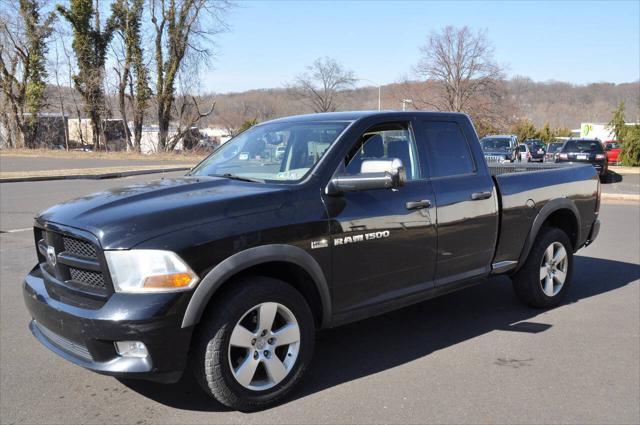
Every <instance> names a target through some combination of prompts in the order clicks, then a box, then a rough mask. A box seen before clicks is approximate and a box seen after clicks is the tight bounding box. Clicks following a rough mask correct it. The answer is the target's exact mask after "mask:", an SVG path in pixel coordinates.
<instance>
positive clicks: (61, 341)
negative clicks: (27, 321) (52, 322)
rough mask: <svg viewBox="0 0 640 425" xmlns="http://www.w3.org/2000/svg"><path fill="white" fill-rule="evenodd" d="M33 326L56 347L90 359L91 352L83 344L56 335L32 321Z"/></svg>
mask: <svg viewBox="0 0 640 425" xmlns="http://www.w3.org/2000/svg"><path fill="white" fill-rule="evenodd" d="M33 324H34V325H35V327H36V328H37V329H38V331H40V333H41V334H42V336H44V337H45V338H46V339H48V340H49V342H50V343H52V344H53V345H55V346H56V347H58V348H60V349H62V350H64V351H66V352H68V353H71V354H75V355H76V356H78V357H81V358H83V359H85V360H92V357H91V353H89V350H87V347H85V346H84V345H83V344H78V343H77V342H74V341H71V340H70V339H67V338H65V337H63V336H60V335H58V334H57V333H55V332H53V331H51V330H49V329H47V328H45V327H44V326H42V324H40V323H38V322H36V321H35V320H34V321H33Z"/></svg>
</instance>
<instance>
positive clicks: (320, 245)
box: [311, 239, 329, 249]
mask: <svg viewBox="0 0 640 425" xmlns="http://www.w3.org/2000/svg"><path fill="white" fill-rule="evenodd" d="M328 246H329V241H327V240H326V239H322V240H319V241H311V249H318V248H326V247H328Z"/></svg>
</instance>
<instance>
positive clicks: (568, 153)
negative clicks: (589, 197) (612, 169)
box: [557, 139, 608, 176]
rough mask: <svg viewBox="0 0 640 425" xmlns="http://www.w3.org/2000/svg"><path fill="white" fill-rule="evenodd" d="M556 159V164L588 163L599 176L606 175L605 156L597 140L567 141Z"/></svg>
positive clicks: (606, 164)
mask: <svg viewBox="0 0 640 425" xmlns="http://www.w3.org/2000/svg"><path fill="white" fill-rule="evenodd" d="M557 158H558V162H584V163H589V164H591V165H593V166H594V167H595V169H596V170H597V171H598V174H599V175H600V176H604V175H605V174H606V173H607V168H608V161H607V155H606V154H605V152H604V149H603V147H602V143H600V140H598V139H569V140H567V141H566V142H565V144H564V146H563V147H562V150H561V151H560V152H559V153H558V156H557Z"/></svg>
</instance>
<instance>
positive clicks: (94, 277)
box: [69, 267, 105, 289]
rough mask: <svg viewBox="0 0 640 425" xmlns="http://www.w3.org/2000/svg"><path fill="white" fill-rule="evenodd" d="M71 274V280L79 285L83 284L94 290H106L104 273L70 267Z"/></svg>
mask: <svg viewBox="0 0 640 425" xmlns="http://www.w3.org/2000/svg"><path fill="white" fill-rule="evenodd" d="M69 273H70V274H71V280H74V281H76V282H78V283H82V284H84V285H87V286H91V287H93V288H98V289H104V288H105V285H104V277H103V276H102V273H97V272H92V271H89V270H82V269H76V268H75V267H69Z"/></svg>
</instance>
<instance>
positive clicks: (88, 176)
mask: <svg viewBox="0 0 640 425" xmlns="http://www.w3.org/2000/svg"><path fill="white" fill-rule="evenodd" d="M191 168H192V167H172V168H161V169H160V168H159V169H154V170H131V171H114V172H111V173H102V174H69V175H52V176H31V177H5V178H0V183H19V182H38V181H49V180H78V179H88V180H101V179H115V178H119V177H129V176H140V175H143V174H157V173H171V172H173V171H188V170H190V169H191Z"/></svg>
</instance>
